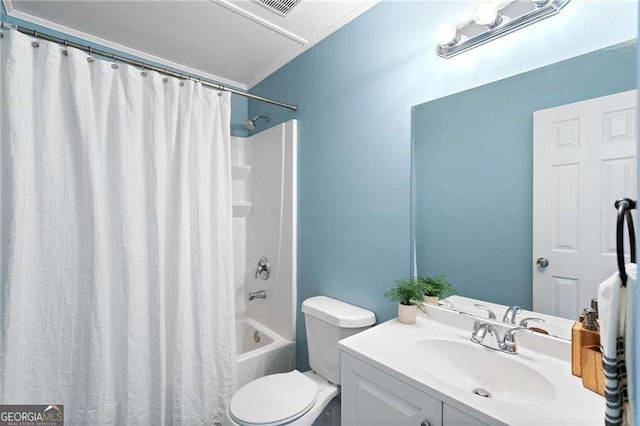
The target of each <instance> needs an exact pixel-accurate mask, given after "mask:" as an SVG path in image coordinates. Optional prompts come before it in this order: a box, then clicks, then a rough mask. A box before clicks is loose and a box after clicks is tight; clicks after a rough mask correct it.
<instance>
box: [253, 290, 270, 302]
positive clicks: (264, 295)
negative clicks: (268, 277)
mask: <svg viewBox="0 0 640 426" xmlns="http://www.w3.org/2000/svg"><path fill="white" fill-rule="evenodd" d="M266 298H267V292H266V291H264V290H258V291H252V292H250V293H249V300H254V299H266Z"/></svg>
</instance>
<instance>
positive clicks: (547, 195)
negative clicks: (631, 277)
mask: <svg viewBox="0 0 640 426" xmlns="http://www.w3.org/2000/svg"><path fill="white" fill-rule="evenodd" d="M636 99H637V92H636V91H635V90H632V91H628V92H622V93H618V94H614V95H610V96H603V97H600V98H595V99H590V100H587V101H583V102H576V103H573V104H568V105H563V106H559V107H555V108H550V109H546V110H541V111H536V112H535V113H534V115H533V117H534V124H533V173H534V176H533V257H534V258H533V262H534V266H533V309H534V310H535V311H539V312H543V313H547V314H551V315H558V316H562V317H566V318H576V317H577V315H578V314H579V311H580V309H581V308H583V307H586V306H589V302H590V300H591V298H593V297H596V296H597V288H598V285H599V284H600V283H601V282H602V281H603V280H604V279H605V278H607V277H609V276H610V275H611V274H613V273H614V272H615V271H616V257H615V256H616V250H615V238H616V236H615V224H616V211H615V209H614V207H613V203H614V202H615V200H617V199H619V198H623V197H629V198H634V199H635V198H636V197H635V194H636V176H637V174H636V168H637V167H636V149H637V148H636V141H637V123H636V103H637V100H636ZM625 252H626V253H628V248H627V250H626V251H625ZM538 258H544V259H547V260H548V261H549V262H548V266H546V267H539V266H536V261H537V259H538Z"/></svg>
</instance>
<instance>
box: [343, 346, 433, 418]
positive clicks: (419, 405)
mask: <svg viewBox="0 0 640 426" xmlns="http://www.w3.org/2000/svg"><path fill="white" fill-rule="evenodd" d="M342 424H343V425H345V426H350V425H386V426H400V425H407V426H409V425H410V426H418V425H422V426H427V425H429V426H440V425H441V424H442V403H441V402H440V401H439V400H437V399H435V398H433V397H431V396H429V395H427V394H425V393H423V392H421V391H419V390H418V389H416V388H414V387H413V386H410V385H408V384H406V383H404V382H402V381H400V380H398V379H396V378H394V377H392V376H390V375H388V374H386V373H383V372H382V371H380V370H378V369H377V368H374V367H371V366H370V365H368V364H366V363H364V362H362V361H360V360H358V359H357V358H355V357H353V356H351V355H349V354H346V353H344V352H343V353H342Z"/></svg>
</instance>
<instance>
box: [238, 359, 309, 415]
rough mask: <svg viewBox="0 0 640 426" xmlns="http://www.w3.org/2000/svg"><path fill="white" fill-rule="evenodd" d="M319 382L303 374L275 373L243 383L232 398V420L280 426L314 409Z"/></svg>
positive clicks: (297, 372)
mask: <svg viewBox="0 0 640 426" xmlns="http://www.w3.org/2000/svg"><path fill="white" fill-rule="evenodd" d="M317 398H318V384H317V383H316V382H314V381H313V380H311V379H309V378H307V377H306V376H304V375H303V374H302V373H300V372H299V371H297V370H294V371H292V372H290V373H283V374H272V375H270V376H265V377H261V378H259V379H257V380H254V381H253V382H251V383H248V384H246V385H244V386H243V387H242V388H241V389H240V390H239V391H238V392H236V394H235V395H234V396H233V398H231V404H230V405H229V412H230V414H231V417H233V420H235V421H236V422H238V423H241V424H245V425H280V424H284V423H288V422H291V421H293V420H295V419H297V418H298V417H300V416H302V415H303V414H305V413H306V412H307V411H309V410H310V409H311V407H312V406H313V404H315V402H316V399H317Z"/></svg>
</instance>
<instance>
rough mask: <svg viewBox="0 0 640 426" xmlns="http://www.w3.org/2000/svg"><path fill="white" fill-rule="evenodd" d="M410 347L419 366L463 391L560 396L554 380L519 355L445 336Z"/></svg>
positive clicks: (514, 398) (511, 399) (546, 398)
mask: <svg viewBox="0 0 640 426" xmlns="http://www.w3.org/2000/svg"><path fill="white" fill-rule="evenodd" d="M409 350H410V353H411V356H412V360H413V361H414V362H415V364H416V367H418V368H420V369H422V370H423V371H425V372H426V373H428V374H430V375H432V376H434V377H435V378H437V379H439V380H442V381H443V382H445V383H448V384H450V385H452V386H455V387H457V388H459V389H461V390H463V391H468V392H470V393H471V392H473V391H474V390H476V389H481V390H483V391H487V392H488V393H489V394H490V397H489V398H491V399H492V400H494V401H500V402H505V403H510V404H522V405H535V404H544V403H548V402H550V401H552V400H553V399H555V397H556V390H555V388H554V386H553V384H552V383H551V382H550V381H549V380H547V378H545V377H544V376H543V375H541V374H540V373H538V372H537V371H535V370H534V369H532V368H530V367H528V366H526V365H524V364H523V363H521V362H520V361H518V360H516V359H515V358H517V357H518V356H519V355H509V354H504V353H500V352H498V351H494V350H492V349H489V348H485V347H483V346H480V345H478V344H475V343H472V342H461V341H455V340H445V339H425V340H419V341H417V342H415V343H413V344H412V345H411V346H410V347H409ZM479 393H483V392H482V391H480V392H479ZM478 398H482V396H478Z"/></svg>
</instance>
